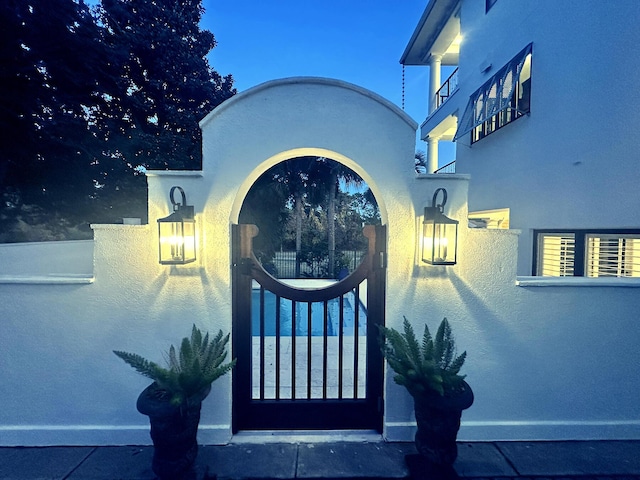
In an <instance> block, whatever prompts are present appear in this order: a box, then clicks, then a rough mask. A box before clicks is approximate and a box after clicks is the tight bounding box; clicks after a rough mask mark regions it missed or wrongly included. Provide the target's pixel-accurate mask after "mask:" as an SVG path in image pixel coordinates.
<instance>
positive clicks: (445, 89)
mask: <svg viewBox="0 0 640 480" xmlns="http://www.w3.org/2000/svg"><path fill="white" fill-rule="evenodd" d="M457 88H458V69H457V68H456V69H455V70H454V71H453V72H452V73H451V75H449V78H447V79H446V80H445V82H444V83H443V84H442V86H441V87H440V88H439V89H438V91H437V92H436V109H438V108H440V105H442V104H443V103H444V102H446V101H447V100H448V99H449V97H450V96H451V95H452V94H453V92H455V91H456V89H457Z"/></svg>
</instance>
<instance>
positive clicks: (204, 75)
mask: <svg viewBox="0 0 640 480" xmlns="http://www.w3.org/2000/svg"><path fill="white" fill-rule="evenodd" d="M202 13H203V7H202V1H201V0H153V1H150V0H102V8H101V10H100V18H101V20H102V22H103V23H104V26H105V41H106V43H107V44H108V45H109V46H110V47H111V48H112V50H113V52H114V63H113V68H114V70H115V77H116V78H118V90H117V93H115V94H114V95H113V96H112V98H110V99H109V101H108V102H107V104H108V108H107V110H106V116H107V120H108V121H105V122H104V127H103V129H102V133H103V135H104V138H105V139H107V140H109V145H110V146H109V154H110V155H111V156H112V157H114V158H118V159H121V160H122V161H123V162H124V163H125V164H126V165H128V166H129V167H130V168H133V167H135V166H137V165H143V166H145V167H147V168H155V169H165V168H168V169H174V170H179V169H186V170H192V169H199V168H201V165H202V150H201V132H200V128H199V126H198V122H199V121H200V120H201V119H202V118H203V117H204V116H205V115H206V114H208V113H209V112H210V111H211V110H213V108H214V107H216V106H217V105H219V104H220V103H222V102H223V101H224V100H226V99H227V98H229V97H231V96H232V95H233V94H235V93H236V91H235V89H233V79H232V77H231V75H227V76H225V77H222V76H220V75H219V74H218V73H217V72H216V71H214V70H213V69H212V68H211V67H210V65H209V63H208V61H207V58H206V56H207V54H208V53H209V52H210V51H211V49H213V48H214V47H215V45H216V42H215V38H214V36H213V34H212V33H211V32H209V31H208V30H201V29H200V27H199V23H200V19H201V16H202Z"/></svg>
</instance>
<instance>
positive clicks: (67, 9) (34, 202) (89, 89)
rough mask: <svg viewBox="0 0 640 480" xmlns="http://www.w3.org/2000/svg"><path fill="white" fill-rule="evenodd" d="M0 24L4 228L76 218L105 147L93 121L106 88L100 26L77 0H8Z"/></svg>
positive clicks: (0, 211) (87, 198) (91, 188)
mask: <svg viewBox="0 0 640 480" xmlns="http://www.w3.org/2000/svg"><path fill="white" fill-rule="evenodd" d="M0 22H1V28H0V32H2V33H0V35H1V37H0V63H1V65H2V69H1V73H0V82H1V85H2V88H0V108H1V114H0V129H2V132H3V135H6V137H5V138H6V139H7V141H5V142H3V144H2V153H1V155H2V163H1V164H0V165H1V166H0V193H1V194H2V197H3V202H2V207H0V218H1V219H2V223H3V230H6V227H7V225H8V224H10V223H11V222H16V221H18V220H20V219H23V218H26V219H27V220H33V218H32V217H34V216H36V217H40V218H43V217H47V216H50V215H51V214H52V212H56V211H60V210H66V211H68V212H71V214H69V215H66V217H67V221H75V220H76V219H77V217H79V216H81V215H82V212H83V210H84V209H83V207H84V206H85V205H86V204H87V203H90V202H91V200H92V195H94V194H95V184H94V182H93V180H94V178H95V176H94V173H95V167H94V166H93V165H94V162H93V158H95V157H96V156H98V155H100V152H101V149H102V148H101V145H100V142H99V141H97V139H96V138H95V137H94V136H92V135H91V133H90V123H89V122H88V121H87V119H88V116H89V114H90V113H89V112H91V111H92V110H94V109H96V108H98V106H99V105H100V103H101V102H102V96H101V92H103V91H104V89H105V88H106V87H107V85H108V76H107V75H105V72H104V69H103V68H102V65H104V64H105V63H106V51H105V50H104V49H103V48H102V46H101V42H100V33H99V28H98V26H97V25H96V24H95V23H94V21H93V18H92V16H91V13H90V11H89V9H88V8H87V7H86V6H85V5H84V4H83V3H77V2H75V1H73V0H57V1H54V2H52V1H50V0H29V1H20V0H7V1H5V2H2V3H1V4H0ZM54 39H55V40H54ZM78 52H83V55H78ZM30 217H31V218H30ZM71 217H74V218H71Z"/></svg>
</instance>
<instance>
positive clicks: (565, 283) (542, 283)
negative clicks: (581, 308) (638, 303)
mask: <svg viewBox="0 0 640 480" xmlns="http://www.w3.org/2000/svg"><path fill="white" fill-rule="evenodd" d="M516 285H517V286H518V287H628V288H640V278H628V277H598V278H589V277H525V276H518V277H516Z"/></svg>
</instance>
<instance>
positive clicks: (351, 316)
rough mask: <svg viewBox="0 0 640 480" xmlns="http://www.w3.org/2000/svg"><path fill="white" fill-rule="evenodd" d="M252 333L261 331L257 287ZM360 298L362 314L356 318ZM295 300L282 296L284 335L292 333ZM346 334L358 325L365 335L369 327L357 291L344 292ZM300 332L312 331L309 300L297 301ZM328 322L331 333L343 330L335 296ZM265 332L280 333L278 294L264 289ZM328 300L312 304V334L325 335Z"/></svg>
mask: <svg viewBox="0 0 640 480" xmlns="http://www.w3.org/2000/svg"><path fill="white" fill-rule="evenodd" d="M251 300H252V308H251V323H252V325H251V334H252V335H253V336H259V335H260V290H258V289H254V290H253V291H252V294H251ZM356 301H358V302H360V306H359V309H358V318H357V319H356V318H355V302H356ZM292 304H293V302H292V301H291V300H288V299H286V298H281V299H280V335H281V336H291V324H292V321H291V318H292V312H293V305H292ZM343 304H344V308H343V321H344V325H343V334H344V335H353V334H354V326H355V325H357V328H358V335H365V334H366V329H367V312H366V308H365V306H364V305H363V304H362V301H361V300H360V299H356V297H355V295H354V294H353V292H350V293H347V294H345V295H344V302H343ZM295 308H296V328H295V335H296V336H307V335H308V327H309V325H308V303H306V302H296V304H295ZM327 311H328V322H327V336H337V335H339V333H340V325H339V323H340V299H339V298H334V299H332V300H329V301H328V302H327ZM264 319H265V324H264V330H265V332H264V334H265V336H268V337H273V336H275V334H276V296H275V294H273V293H272V292H269V291H267V290H265V292H264ZM324 329H325V326H324V303H322V302H315V303H312V304H311V336H323V335H324Z"/></svg>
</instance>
